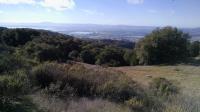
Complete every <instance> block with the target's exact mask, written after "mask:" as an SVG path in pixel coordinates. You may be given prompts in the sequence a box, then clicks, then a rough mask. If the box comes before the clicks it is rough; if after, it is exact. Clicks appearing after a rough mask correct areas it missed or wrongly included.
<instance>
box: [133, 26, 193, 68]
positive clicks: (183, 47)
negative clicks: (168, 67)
mask: <svg viewBox="0 0 200 112" xmlns="http://www.w3.org/2000/svg"><path fill="white" fill-rule="evenodd" d="M189 38H190V36H189V35H188V34H186V33H183V32H182V31H180V30H178V29H177V28H172V27H165V28H163V29H156V30H154V31H153V32H152V33H151V34H149V35H147V36H146V37H145V38H144V39H142V40H140V41H139V42H138V43H137V45H136V49H135V50H136V53H137V57H138V59H139V64H147V65H148V64H163V63H164V64H173V63H177V62H180V61H183V60H184V59H186V58H187V57H188V56H189V52H188V45H189Z"/></svg>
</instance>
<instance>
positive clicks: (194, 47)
mask: <svg viewBox="0 0 200 112" xmlns="http://www.w3.org/2000/svg"><path fill="white" fill-rule="evenodd" d="M199 52H200V42H199V41H194V42H192V43H191V45H190V56H192V57H196V56H198V55H199Z"/></svg>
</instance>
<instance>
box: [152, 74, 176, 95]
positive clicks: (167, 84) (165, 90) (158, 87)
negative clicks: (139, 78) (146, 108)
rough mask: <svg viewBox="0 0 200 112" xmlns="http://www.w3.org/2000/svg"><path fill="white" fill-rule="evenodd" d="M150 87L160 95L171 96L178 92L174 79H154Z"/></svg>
mask: <svg viewBox="0 0 200 112" xmlns="http://www.w3.org/2000/svg"><path fill="white" fill-rule="evenodd" d="M150 89H151V90H152V91H153V93H154V94H155V95H158V96H170V95H175V94H177V93H178V87H177V86H176V85H175V84H174V83H173V82H172V81H170V80H167V79H165V78H155V79H153V81H152V82H151V84H150Z"/></svg>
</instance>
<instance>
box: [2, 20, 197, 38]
mask: <svg viewBox="0 0 200 112" xmlns="http://www.w3.org/2000/svg"><path fill="white" fill-rule="evenodd" d="M0 26H3V27H9V28H34V29H46V30H52V31H57V32H60V33H64V34H68V35H72V36H75V37H78V38H93V39H114V40H130V41H137V40H138V39H139V38H142V37H144V36H145V35H147V34H149V33H150V32H151V31H152V30H154V29H155V28H157V27H156V26H128V25H97V24H59V23H0ZM180 29H181V30H183V31H184V32H186V33H189V34H190V35H191V36H192V40H200V28H180Z"/></svg>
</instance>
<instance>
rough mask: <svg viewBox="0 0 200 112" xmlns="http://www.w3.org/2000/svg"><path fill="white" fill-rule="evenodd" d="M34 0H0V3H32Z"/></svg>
mask: <svg viewBox="0 0 200 112" xmlns="http://www.w3.org/2000/svg"><path fill="white" fill-rule="evenodd" d="M34 3H35V1H34V0H0V4H34Z"/></svg>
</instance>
